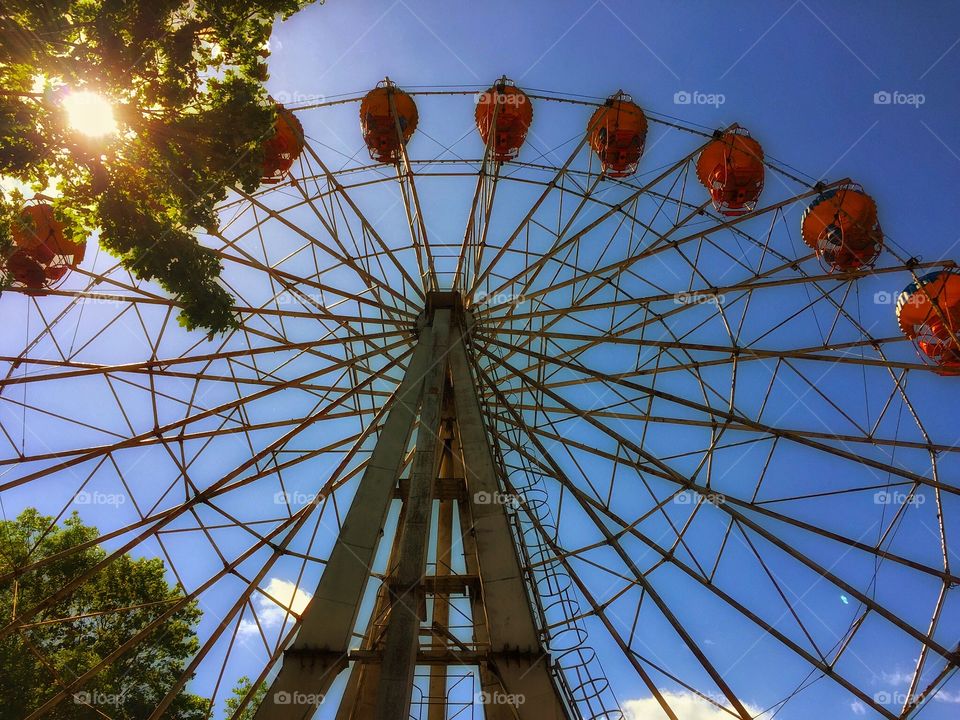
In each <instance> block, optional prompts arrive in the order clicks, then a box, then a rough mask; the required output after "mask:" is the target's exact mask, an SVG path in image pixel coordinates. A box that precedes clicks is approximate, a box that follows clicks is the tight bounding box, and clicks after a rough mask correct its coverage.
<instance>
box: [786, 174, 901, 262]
mask: <svg viewBox="0 0 960 720" xmlns="http://www.w3.org/2000/svg"><path fill="white" fill-rule="evenodd" d="M801 233H802V235H803V240H804V242H805V243H807V245H809V246H810V248H811V249H812V250H814V251H815V252H816V253H817V257H819V258H820V260H821V261H822V262H823V263H825V264H826V265H827V266H828V267H829V268H830V269H831V271H832V270H839V271H840V272H850V271H853V270H859V269H861V268H865V267H870V266H871V265H873V263H874V261H876V259H877V257H878V256H879V255H880V250H881V249H882V248H883V230H881V229H880V222H879V221H878V219H877V204H876V203H875V202H874V201H873V198H872V197H870V196H869V195H867V194H866V193H865V192H864V191H863V188H862V187H861V186H860V185H857V184H849V185H842V186H840V187H837V188H833V189H831V190H827V191H826V192H824V193H821V194H820V196H819V197H817V199H816V200H814V201H813V203H812V204H811V205H810V207H808V208H807V209H806V210H805V211H804V213H803V218H802V219H801Z"/></svg>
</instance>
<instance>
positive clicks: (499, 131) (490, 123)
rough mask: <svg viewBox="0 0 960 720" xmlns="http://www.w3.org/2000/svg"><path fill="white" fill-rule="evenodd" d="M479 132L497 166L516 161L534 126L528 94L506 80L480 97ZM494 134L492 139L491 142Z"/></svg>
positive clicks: (478, 98) (500, 81)
mask: <svg viewBox="0 0 960 720" xmlns="http://www.w3.org/2000/svg"><path fill="white" fill-rule="evenodd" d="M474 117H475V119H476V121H477V130H479V131H480V137H481V138H482V139H483V144H484V145H485V146H487V145H489V146H491V147H490V154H491V157H492V159H493V160H496V161H497V162H506V161H508V160H513V159H514V158H515V157H517V155H519V154H520V148H521V147H522V146H523V143H524V141H525V140H526V139H527V132H528V131H529V130H530V124H531V123H532V122H533V103H531V102H530V98H529V97H528V96H527V94H526V93H525V92H524V91H523V90H521V89H520V88H518V87H517V86H516V85H514V84H513V81H512V80H508V79H507V78H506V77H503V78H500V80H499V81H498V82H497V84H496V85H494V86H493V87H491V88H490V89H489V90H487V91H486V92H483V93H481V94H480V95H479V96H478V97H477V109H476V112H475V113H474ZM491 130H493V131H494V132H493V138H492V141H491V134H490V133H491Z"/></svg>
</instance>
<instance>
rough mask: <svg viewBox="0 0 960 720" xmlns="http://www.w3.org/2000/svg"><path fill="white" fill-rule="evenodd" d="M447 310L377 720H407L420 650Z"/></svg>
mask: <svg viewBox="0 0 960 720" xmlns="http://www.w3.org/2000/svg"><path fill="white" fill-rule="evenodd" d="M449 335H450V310H449V309H438V310H436V311H435V313H434V318H433V342H432V346H433V349H432V354H431V359H432V361H433V364H432V366H431V367H430V369H429V370H428V371H427V375H426V378H425V379H424V386H423V404H422V406H421V408H420V423H419V425H418V427H417V448H416V451H415V452H414V455H413V464H412V467H411V470H410V487H409V490H408V491H407V502H406V507H405V509H406V519H405V521H404V525H403V527H402V528H401V529H400V530H401V534H400V553H399V557H398V558H397V568H396V572H395V573H390V574H391V575H392V578H391V580H390V581H388V582H390V596H391V607H390V618H389V620H388V621H387V632H386V636H385V638H384V645H383V665H382V667H381V668H380V685H379V687H378V689H377V706H376V708H377V709H376V717H377V719H378V720H408V719H409V717H410V712H409V707H410V696H411V693H412V690H413V675H414V670H415V669H416V664H417V651H418V650H419V648H420V622H421V621H422V620H424V619H425V617H424V615H423V613H424V611H425V606H426V596H425V594H424V590H423V576H424V571H425V568H426V562H427V542H428V540H429V538H430V520H431V515H432V509H433V495H434V485H435V483H436V480H437V473H438V472H439V470H440V443H439V442H437V435H438V433H439V432H440V409H441V407H442V406H443V388H444V385H445V384H446V383H445V381H446V372H447V360H446V356H447V351H448V344H449Z"/></svg>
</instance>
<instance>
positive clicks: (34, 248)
mask: <svg viewBox="0 0 960 720" xmlns="http://www.w3.org/2000/svg"><path fill="white" fill-rule="evenodd" d="M11 230H12V232H11V235H12V237H13V249H12V251H11V252H10V253H9V254H8V255H7V257H6V258H4V260H3V267H4V270H5V271H6V273H7V274H8V275H9V276H10V278H11V279H12V281H13V283H14V284H15V285H17V286H19V287H22V288H26V289H27V290H28V291H38V290H43V289H45V288H49V287H51V286H52V285H53V284H54V283H56V282H57V281H59V280H61V279H62V278H63V277H64V276H65V275H66V274H67V272H68V271H69V270H72V269H73V268H75V267H77V266H78V265H79V264H80V263H81V262H82V261H83V257H84V254H85V252H86V247H87V244H86V242H79V243H78V242H74V241H72V240H69V239H67V237H66V236H65V235H64V228H63V223H61V222H59V221H58V220H57V219H56V218H55V217H54V214H53V207H51V206H50V205H49V204H47V203H44V202H35V203H32V204H30V205H28V206H27V207H25V208H24V209H23V212H21V213H20V217H19V219H18V220H17V221H16V222H14V223H13V227H12V229H11Z"/></svg>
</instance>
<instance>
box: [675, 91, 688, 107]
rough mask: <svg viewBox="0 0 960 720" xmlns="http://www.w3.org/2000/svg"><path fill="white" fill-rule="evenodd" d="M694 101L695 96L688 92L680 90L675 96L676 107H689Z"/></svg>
mask: <svg viewBox="0 0 960 720" xmlns="http://www.w3.org/2000/svg"><path fill="white" fill-rule="evenodd" d="M692 101H693V96H692V95H691V94H690V93H688V92H687V91H686V90H678V91H677V92H675V93H674V94H673V104H674V105H689V104H690V103H691V102H692Z"/></svg>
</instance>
